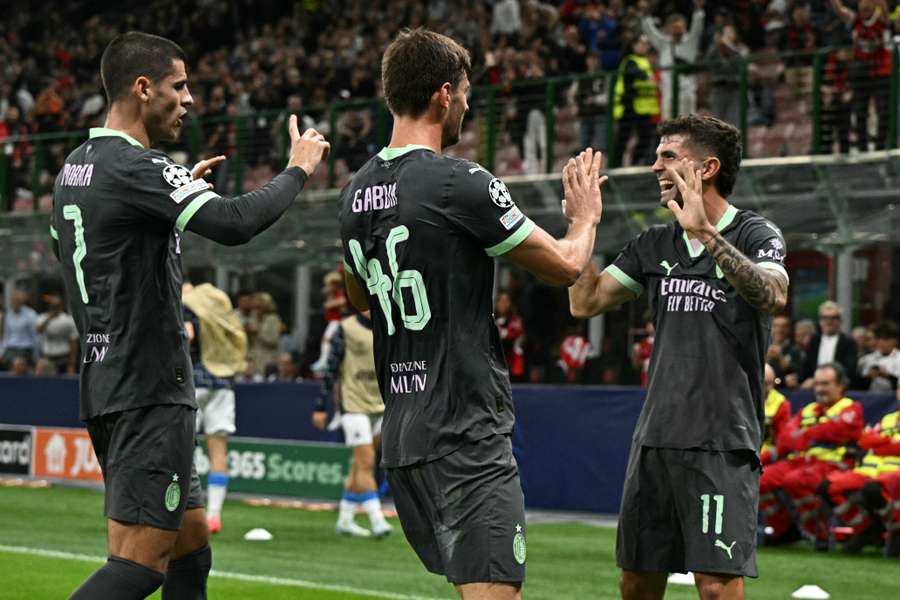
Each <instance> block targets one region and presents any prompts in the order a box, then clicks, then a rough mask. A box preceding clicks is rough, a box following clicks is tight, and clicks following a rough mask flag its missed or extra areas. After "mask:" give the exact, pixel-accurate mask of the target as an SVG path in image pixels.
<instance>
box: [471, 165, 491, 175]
mask: <svg viewBox="0 0 900 600" xmlns="http://www.w3.org/2000/svg"><path fill="white" fill-rule="evenodd" d="M478 171H484V172H485V173H487V171H485V169H484V167H472V168H471V169H469V175H474V174H475V173H477V172H478Z"/></svg>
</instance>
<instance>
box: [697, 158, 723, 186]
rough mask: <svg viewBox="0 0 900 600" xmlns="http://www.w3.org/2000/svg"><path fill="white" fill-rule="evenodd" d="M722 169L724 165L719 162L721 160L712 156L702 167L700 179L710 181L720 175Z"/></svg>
mask: <svg viewBox="0 0 900 600" xmlns="http://www.w3.org/2000/svg"><path fill="white" fill-rule="evenodd" d="M721 168H722V163H721V162H719V159H718V158H716V157H715V156H710V157H709V158H707V159H705V160H704V161H703V163H702V164H701V165H700V178H701V179H702V180H703V181H710V180H711V179H712V178H713V177H715V176H716V175H717V174H718V173H719V169H721Z"/></svg>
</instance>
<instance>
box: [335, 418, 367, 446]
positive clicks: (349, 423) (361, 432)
mask: <svg viewBox="0 0 900 600" xmlns="http://www.w3.org/2000/svg"><path fill="white" fill-rule="evenodd" d="M341 427H342V428H343V430H344V443H346V444H347V445H348V446H350V447H351V448H355V447H357V446H372V442H373V440H374V437H373V432H372V421H371V420H370V419H369V415H367V414H365V413H344V414H342V415H341Z"/></svg>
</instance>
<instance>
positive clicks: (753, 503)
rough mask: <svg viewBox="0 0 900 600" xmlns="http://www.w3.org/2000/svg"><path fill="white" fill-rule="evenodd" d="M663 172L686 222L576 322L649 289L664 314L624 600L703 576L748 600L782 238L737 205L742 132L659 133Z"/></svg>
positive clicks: (633, 498) (584, 292)
mask: <svg viewBox="0 0 900 600" xmlns="http://www.w3.org/2000/svg"><path fill="white" fill-rule="evenodd" d="M658 131H659V134H660V136H661V139H660V144H659V147H658V148H657V149H656V162H654V163H653V167H652V169H653V173H654V174H655V175H656V177H657V179H658V180H659V186H660V198H661V204H662V206H664V207H667V208H669V210H671V211H672V212H673V213H674V214H675V217H676V221H675V222H673V223H671V224H669V225H661V226H656V227H652V228H650V229H649V230H647V231H645V232H644V233H642V234H640V235H639V236H638V237H637V238H635V239H634V240H632V241H631V242H629V243H628V244H627V245H626V246H625V248H624V249H623V250H622V252H621V253H620V254H619V256H618V257H617V258H616V259H615V261H613V263H612V264H611V265H609V266H608V267H607V268H606V269H605V270H604V271H603V272H600V271H598V270H597V269H596V268H595V267H593V266H591V267H589V268H588V269H586V270H585V271H584V273H582V275H581V277H580V278H579V279H578V281H577V282H576V283H575V285H574V286H572V287H571V288H570V289H569V301H570V306H571V310H572V314H573V315H575V316H576V317H581V318H587V317H591V316H593V315H596V314H600V313H603V312H606V311H609V310H612V309H614V308H616V307H618V306H619V305H621V304H622V303H624V302H626V301H628V300H631V299H633V298H635V297H637V296H639V295H640V294H641V293H643V291H644V290H645V289H646V290H647V293H648V295H649V299H650V305H651V309H652V311H653V312H654V314H655V315H656V338H655V344H654V348H653V356H652V358H651V364H650V376H649V386H648V389H647V399H646V402H645V404H644V409H643V411H642V412H641V416H640V419H639V420H638V424H637V426H636V428H635V432H634V436H633V439H632V447H631V454H630V457H629V461H628V468H627V471H626V476H625V477H626V480H625V488H624V491H623V497H622V507H621V511H620V516H619V530H618V538H617V543H616V560H617V563H618V565H619V567H621V568H622V578H621V581H620V589H621V592H622V597H623V598H625V599H626V600H632V599H637V598H640V599H646V598H662V597H663V594H664V592H665V587H666V577H667V575H668V573H669V572H673V571H678V572H684V571H689V570H690V571H693V572H694V574H695V579H696V582H697V587H698V589H699V591H700V596H701V598H720V599H726V598H727V599H740V598H743V597H744V583H743V578H742V577H743V576H745V575H749V576H752V577H755V576H756V523H757V513H756V510H757V497H758V495H759V491H758V486H759V472H760V465H759V458H758V457H757V450H758V449H759V447H760V443H761V441H762V439H761V437H762V424H763V417H764V412H763V359H764V356H765V352H766V348H767V347H768V337H769V326H770V321H771V318H770V315H771V314H773V313H775V312H777V311H778V310H779V309H781V308H782V307H783V306H784V304H785V298H786V295H787V287H788V277H787V272H786V271H785V269H784V267H783V261H784V254H785V246H784V239H783V238H782V236H781V232H780V231H779V230H778V228H777V227H775V226H774V225H773V224H772V223H770V222H768V221H767V220H765V219H763V218H762V217H760V216H758V215H755V214H753V213H752V212H749V211H745V210H738V209H737V208H736V207H734V206H732V205H731V204H730V203H729V202H728V200H727V198H728V195H729V194H730V193H731V190H732V188H733V187H734V182H735V179H736V177H737V172H738V168H739V166H740V160H741V140H740V133H739V132H738V131H737V129H735V128H734V127H733V126H731V125H729V124H727V123H725V122H723V121H720V120H719V119H715V118H712V117H700V116H694V115H690V116H685V117H679V118H677V119H673V120H669V121H664V122H662V123H661V124H660V125H659V128H658Z"/></svg>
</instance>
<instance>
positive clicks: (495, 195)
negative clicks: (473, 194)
mask: <svg viewBox="0 0 900 600" xmlns="http://www.w3.org/2000/svg"><path fill="white" fill-rule="evenodd" d="M488 193H489V194H490V195H491V201H492V202H493V203H494V204H496V205H497V206H499V207H500V208H509V207H510V206H512V205H513V201H512V197H511V196H510V195H509V190H508V189H506V184H505V183H503V182H502V181H500V180H499V179H497V178H496V177H494V178H493V179H491V182H490V183H489V184H488Z"/></svg>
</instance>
